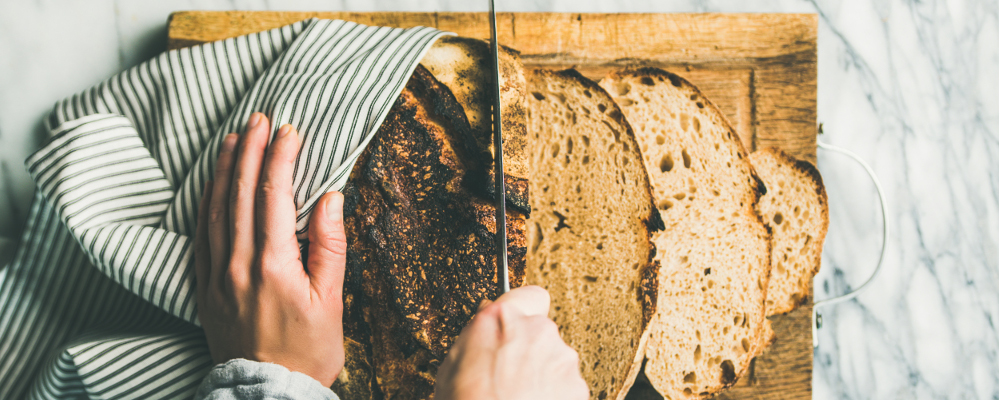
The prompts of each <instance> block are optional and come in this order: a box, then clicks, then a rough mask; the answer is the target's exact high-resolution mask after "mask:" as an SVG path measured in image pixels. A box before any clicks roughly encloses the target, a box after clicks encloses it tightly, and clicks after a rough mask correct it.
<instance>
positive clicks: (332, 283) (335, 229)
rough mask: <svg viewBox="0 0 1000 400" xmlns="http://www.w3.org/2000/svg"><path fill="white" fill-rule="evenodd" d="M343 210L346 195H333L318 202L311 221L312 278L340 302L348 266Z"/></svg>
mask: <svg viewBox="0 0 1000 400" xmlns="http://www.w3.org/2000/svg"><path fill="white" fill-rule="evenodd" d="M343 208H344V195H343V194H341V193H340V192H330V193H327V194H326V195H324V196H323V197H322V198H320V199H319V201H318V202H316V208H315V209H313V213H312V216H311V217H310V218H309V259H308V261H307V263H308V265H307V267H308V268H309V278H310V279H311V280H312V283H313V286H314V287H317V288H319V289H321V290H322V291H323V292H324V293H331V294H332V295H333V296H335V297H336V298H338V299H339V298H341V297H342V290H343V288H344V268H345V265H346V264H347V234H346V233H345V232H344V211H343Z"/></svg>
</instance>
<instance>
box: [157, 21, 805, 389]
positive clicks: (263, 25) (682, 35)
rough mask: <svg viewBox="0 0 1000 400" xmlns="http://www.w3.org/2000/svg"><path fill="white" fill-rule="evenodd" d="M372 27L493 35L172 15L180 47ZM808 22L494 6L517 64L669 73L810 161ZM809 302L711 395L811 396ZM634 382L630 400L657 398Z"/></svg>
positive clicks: (455, 28) (474, 28)
mask: <svg viewBox="0 0 1000 400" xmlns="http://www.w3.org/2000/svg"><path fill="white" fill-rule="evenodd" d="M313 17H317V18H329V19H343V20H348V21H354V22H358V23H362V24H369V25H386V26H396V27H411V26H419V25H423V26H433V27H436V28H438V29H441V30H445V31H451V32H455V33H457V34H458V35H461V36H468V37H479V38H488V37H489V27H488V17H487V15H486V14H485V13H406V12H375V13H349V12H278V11H260V12H243V11H224V12H219V11H192V12H177V13H174V14H172V15H171V16H170V22H169V28H168V29H169V41H168V47H169V48H170V49H176V48H181V47H186V46H191V45H195V44H200V43H204V42H209V41H214V40H221V39H226V38H230V37H234V36H240V35H245V34H248V33H253V32H259V31H262V30H266V29H272V28H277V27H280V26H283V25H287V24H290V23H293V22H296V21H299V20H303V19H307V18H313ZM816 27H817V19H816V16H815V15H812V14H806V15H804V14H576V13H500V14H498V15H497V31H498V36H499V37H498V40H499V41H500V43H502V44H504V45H507V46H510V47H512V48H515V49H517V50H519V51H521V55H522V58H523V61H524V64H525V66H527V67H536V68H558V69H563V68H569V67H574V68H576V69H577V70H579V71H580V72H581V73H583V74H584V75H586V76H588V77H590V78H593V79H600V78H601V77H602V76H603V75H604V74H605V73H606V72H607V71H609V70H612V69H615V68H619V67H622V66H626V65H643V66H654V67H659V68H663V69H667V70H670V71H673V72H675V73H677V74H679V75H681V76H684V77H685V78H687V79H688V80H690V81H691V82H692V83H694V84H695V85H697V86H698V87H699V88H700V89H701V90H702V92H704V94H705V95H706V96H707V97H708V98H709V99H711V100H712V101H713V102H715V103H716V104H717V105H718V106H719V108H720V109H721V110H722V112H723V113H725V114H726V116H727V117H728V118H729V120H730V121H731V122H732V123H733V126H734V127H735V128H736V130H737V132H738V133H739V134H740V137H741V138H742V139H743V141H744V144H745V145H746V146H747V147H748V148H749V149H751V150H752V149H756V148H759V147H764V146H776V147H780V148H782V149H784V150H785V151H787V152H789V153H790V154H793V155H795V156H797V157H799V158H802V159H806V160H809V161H812V162H815V160H816ZM811 309H812V303H811V302H810V303H809V304H807V305H806V306H803V307H800V308H799V309H798V310H796V311H794V312H792V313H790V314H788V315H784V316H777V317H772V318H771V321H772V323H773V327H774V330H775V333H776V335H777V340H776V341H775V343H774V344H773V345H772V346H771V347H770V348H769V349H768V350H767V352H766V353H765V354H764V355H762V356H760V357H757V359H756V360H755V361H754V363H753V364H752V367H751V371H750V373H749V374H748V376H746V377H744V378H743V379H741V380H740V381H739V383H738V384H737V386H735V387H734V388H732V389H730V390H729V391H727V392H726V393H724V394H722V395H720V396H719V398H734V399H746V398H755V399H808V398H811V397H812V396H811V391H812V356H813V352H812V338H811V331H810V329H809V313H810V311H811ZM657 397H659V396H657V394H656V392H655V391H653V390H652V388H651V387H650V386H648V384H644V383H643V382H641V380H640V381H639V382H637V384H636V386H635V387H634V388H633V390H632V392H630V394H629V398H630V399H651V398H657Z"/></svg>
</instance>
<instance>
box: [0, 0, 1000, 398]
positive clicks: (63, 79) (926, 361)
mask: <svg viewBox="0 0 1000 400" xmlns="http://www.w3.org/2000/svg"><path fill="white" fill-rule="evenodd" d="M484 7H485V5H482V6H480V5H479V4H478V3H476V2H469V1H464V0H463V1H458V0H453V1H417V0H380V1H361V0H342V1H318V0H298V1H282V2H278V1H213V0H189V1H177V2H147V1H139V0H97V1H90V2H87V3H82V2H58V3H56V2H45V1H14V0H7V1H3V2H0V262H3V261H4V259H5V257H6V256H8V255H9V253H10V250H11V249H12V246H11V243H12V242H13V241H14V240H16V238H17V237H19V235H20V231H21V229H23V227H22V225H23V221H24V219H25V217H26V213H27V210H28V207H29V204H30V201H31V196H32V187H33V186H32V184H31V181H30V179H29V178H28V175H27V173H26V172H25V171H24V168H23V164H22V163H23V160H24V159H25V158H26V157H27V156H28V155H29V154H30V153H31V152H32V151H33V150H34V149H36V148H38V147H39V146H40V143H39V140H40V137H41V134H42V119H43V118H44V116H45V115H46V112H47V111H48V109H49V107H50V106H51V105H52V104H53V103H54V102H55V101H56V100H59V99H61V98H62V97H64V96H67V95H69V94H72V93H74V92H76V91H79V90H81V89H84V88H86V87H88V86H90V85H93V84H94V83H97V82H99V81H100V80H102V79H104V78H106V77H108V76H110V75H112V74H114V73H116V72H118V71H120V70H122V69H124V68H126V67H129V66H131V65H135V64H136V63H139V62H141V61H143V60H145V59H147V58H149V57H151V56H152V55H154V54H156V53H157V52H159V51H161V50H162V49H163V48H164V45H165V36H166V28H165V23H166V18H167V16H168V15H169V13H170V12H171V11H174V10H188V9H216V10H221V9H280V10H348V11H378V10H382V11H384V10H404V11H481V10H482V9H483V8H484ZM498 10H500V11H564V12H717V11H721V12H807V13H816V14H818V15H819V20H820V27H819V80H818V85H819V98H818V108H819V109H818V116H819V121H820V122H821V123H822V124H823V130H824V132H825V134H823V135H822V136H821V137H820V140H823V141H826V142H829V143H832V144H836V145H839V146H842V147H846V148H849V149H852V150H854V151H856V152H857V153H858V154H860V155H861V156H862V157H863V158H864V159H866V160H868V161H869V162H870V163H871V165H872V167H873V168H874V169H875V171H876V173H877V174H878V176H879V178H880V179H881V180H882V183H883V186H884V187H885V189H886V192H887V195H888V198H889V204H890V207H891V210H890V211H891V212H890V215H889V228H890V230H891V232H892V234H891V235H890V237H889V241H888V243H887V245H888V246H889V247H888V250H889V251H888V253H887V258H886V260H885V266H884V271H883V273H882V275H881V276H880V277H879V279H878V280H877V281H875V282H874V283H873V287H872V288H871V289H870V290H869V291H868V292H866V293H864V294H862V295H861V296H860V297H859V298H858V299H857V300H854V301H850V302H847V303H843V304H840V305H836V306H832V307H830V308H828V309H825V310H823V314H824V322H825V323H824V328H823V329H822V330H820V333H819V335H820V340H821V343H822V344H821V347H820V348H819V349H817V351H816V352H815V369H814V376H813V387H814V396H815V397H816V398H819V399H828V398H838V399H870V398H872V399H897V398H898V399H909V398H921V399H923V398H977V399H991V398H992V399H997V398H1000V388H998V387H1000V382H998V363H997V350H998V333H997V316H998V279H1000V278H998V257H1000V256H998V227H1000V224H998V221H1000V219H998V218H1000V216H998V203H1000V197H998V162H1000V159H998V154H997V153H998V149H1000V142H998V131H1000V126H998V125H1000V97H998V93H1000V90H998V89H1000V88H998V85H1000V80H998V77H1000V58H998V57H1000V51H998V5H997V2H996V1H989V0H954V1H940V0H924V1H901V0H848V1H832V0H814V1H792V0H780V1H760V0H754V1H739V0H687V1H672V2H664V1H652V0H649V1H615V2H610V1H598V0H551V1H542V0H539V1H529V0H519V1H504V2H501V4H498ZM819 168H820V171H821V172H822V174H823V178H824V180H825V182H826V186H827V191H828V193H829V196H830V206H831V210H830V216H831V223H830V233H829V235H828V236H827V241H826V249H825V251H824V256H823V269H822V270H821V272H820V274H819V275H818V276H817V277H816V280H815V294H816V297H817V298H818V299H822V298H826V297H831V296H835V295H838V294H841V293H844V292H845V291H847V290H850V288H854V287H856V286H857V285H859V284H860V283H861V282H863V281H864V279H865V278H867V274H868V273H869V271H870V270H871V268H872V267H873V266H874V264H873V263H874V261H875V258H876V257H877V255H878V251H879V249H880V246H881V236H880V235H881V231H880V229H881V226H880V225H879V224H880V222H879V221H880V219H879V215H878V208H877V207H878V203H877V200H876V197H875V192H874V189H873V186H872V185H871V183H869V181H868V179H867V177H866V176H865V175H864V173H863V171H862V170H861V169H860V168H859V167H857V166H855V165H853V164H852V163H850V162H849V161H847V159H846V158H843V157H842V156H839V155H835V154H826V153H823V152H822V151H821V152H820V154H819Z"/></svg>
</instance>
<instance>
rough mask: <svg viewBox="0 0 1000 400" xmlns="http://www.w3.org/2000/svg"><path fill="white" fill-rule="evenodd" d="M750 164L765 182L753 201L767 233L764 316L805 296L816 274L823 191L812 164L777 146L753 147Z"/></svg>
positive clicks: (826, 219)
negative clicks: (768, 263)
mask: <svg viewBox="0 0 1000 400" xmlns="http://www.w3.org/2000/svg"><path fill="white" fill-rule="evenodd" d="M750 163H751V164H753V166H754V169H755V170H756V171H757V173H758V174H759V175H760V179H761V180H763V181H764V185H766V186H767V194H765V195H764V196H763V197H761V198H760V202H758V203H757V212H758V213H760V215H761V217H762V219H763V220H764V222H765V223H767V224H768V225H769V226H770V227H771V233H772V238H771V283H770V284H769V285H768V289H767V315H774V314H783V313H787V312H789V311H792V310H794V309H795V308H796V307H798V306H799V305H800V304H802V303H803V302H805V301H806V300H808V299H809V296H810V293H811V288H812V278H813V276H815V275H816V273H817V272H819V266H820V256H821V255H822V254H823V240H824V239H825V238H826V229H827V226H828V225H829V223H830V216H829V210H828V208H827V202H826V189H825V188H824V187H823V178H821V177H820V175H819V171H817V170H816V167H814V166H813V165H812V164H811V163H809V162H808V161H802V160H796V159H795V158H793V157H792V156H789V155H788V154H785V152H783V151H781V150H779V149H776V148H766V149H761V150H757V151H755V152H753V153H752V154H750Z"/></svg>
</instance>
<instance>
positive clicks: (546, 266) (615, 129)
mask: <svg viewBox="0 0 1000 400" xmlns="http://www.w3.org/2000/svg"><path fill="white" fill-rule="evenodd" d="M528 91H529V92H530V95H529V97H528V127H529V128H528V132H529V133H530V134H529V146H528V148H529V149H531V153H530V160H529V161H530V165H531V168H530V170H531V171H532V174H531V187H532V193H531V199H530V200H531V208H532V213H531V217H530V218H529V219H528V232H529V233H528V243H529V246H528V262H527V264H526V267H525V282H526V283H528V284H536V285H541V286H543V287H545V288H546V289H548V291H549V294H550V295H551V296H552V310H551V312H550V316H551V317H552V319H553V320H555V322H556V323H557V324H558V325H559V328H560V329H559V330H560V333H561V334H562V337H563V340H564V341H566V343H567V344H569V345H570V346H572V347H573V348H574V349H576V351H577V352H578V353H579V355H580V367H581V371H582V374H583V377H584V379H585V380H586V381H587V383H588V385H589V386H590V394H591V398H593V399H601V400H604V399H622V398H624V397H625V394H626V393H627V392H628V389H629V388H630V387H631V386H632V382H633V381H634V380H635V377H636V375H638V372H639V369H640V368H641V366H642V349H643V347H644V342H645V339H646V337H647V334H648V331H647V327H648V322H649V319H650V317H651V316H652V313H653V310H654V308H655V304H656V271H657V270H658V267H657V266H656V265H655V263H654V262H653V260H652V256H653V254H654V253H655V248H654V247H653V245H652V243H651V242H650V237H651V232H652V231H655V230H658V229H662V221H660V219H659V215H658V213H657V212H656V209H655V207H654V205H653V201H652V194H651V192H650V185H649V178H648V176H647V174H646V171H645V169H644V168H643V166H642V158H641V155H640V154H639V147H638V143H636V141H635V137H634V135H633V133H632V128H631V127H629V125H628V123H627V122H626V121H625V119H624V118H623V117H622V113H621V110H619V109H618V106H616V105H615V103H614V102H613V101H612V100H611V98H610V97H609V96H608V94H607V93H606V92H605V91H604V90H603V89H601V88H600V87H599V86H597V84H596V83H594V82H593V81H591V80H589V79H587V78H585V77H583V76H582V75H580V74H579V73H578V72H576V71H575V70H565V71H559V72H552V71H544V70H539V71H534V72H533V73H531V74H529V77H528Z"/></svg>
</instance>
